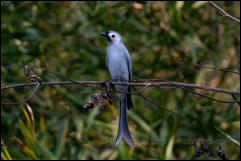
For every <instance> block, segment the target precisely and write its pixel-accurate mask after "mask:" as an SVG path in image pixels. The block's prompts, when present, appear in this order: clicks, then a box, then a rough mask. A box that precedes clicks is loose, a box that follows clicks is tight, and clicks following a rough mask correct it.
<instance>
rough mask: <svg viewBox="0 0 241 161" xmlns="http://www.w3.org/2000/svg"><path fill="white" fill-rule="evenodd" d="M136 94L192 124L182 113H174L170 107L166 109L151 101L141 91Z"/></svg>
mask: <svg viewBox="0 0 241 161" xmlns="http://www.w3.org/2000/svg"><path fill="white" fill-rule="evenodd" d="M133 88H134V90H135V91H136V88H135V87H133ZM138 95H140V96H141V97H142V98H144V99H145V100H146V101H148V102H149V103H151V104H153V105H155V106H157V107H159V108H161V109H164V110H166V111H168V112H171V113H172V114H174V115H176V116H178V117H180V118H182V119H184V121H186V122H187V123H189V124H190V125H192V123H191V121H190V120H188V119H187V118H186V117H184V116H182V115H180V114H178V113H176V112H174V111H172V110H170V109H168V108H166V107H163V106H161V105H159V104H157V103H155V102H153V101H152V100H151V99H149V98H147V97H146V96H144V95H143V94H141V93H138Z"/></svg>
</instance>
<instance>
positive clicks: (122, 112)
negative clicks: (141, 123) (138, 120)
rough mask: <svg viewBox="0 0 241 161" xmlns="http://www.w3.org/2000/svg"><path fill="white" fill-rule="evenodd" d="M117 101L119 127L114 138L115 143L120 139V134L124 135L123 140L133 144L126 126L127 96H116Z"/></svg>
mask: <svg viewBox="0 0 241 161" xmlns="http://www.w3.org/2000/svg"><path fill="white" fill-rule="evenodd" d="M118 101H119V129H118V135H117V138H116V142H115V145H118V144H119V143H120V141H121V138H122V136H123V137H124V139H125V141H126V142H127V143H128V144H129V145H130V146H133V145H134V144H133V141H132V139H131V135H130V132H129V128H128V122H127V96H126V95H124V96H123V95H122V96H121V97H119V98H118Z"/></svg>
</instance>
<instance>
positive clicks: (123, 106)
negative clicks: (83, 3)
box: [100, 31, 134, 146]
mask: <svg viewBox="0 0 241 161" xmlns="http://www.w3.org/2000/svg"><path fill="white" fill-rule="evenodd" d="M100 35H101V36H105V37H106V38H107V41H108V47H107V50H106V66H107V68H108V69H109V72H110V75H111V77H112V79H113V80H122V81H130V80H131V79H132V66H131V59H130V54H129V52H128V50H127V48H126V47H125V45H124V43H123V41H122V38H121V35H120V34H119V33H117V32H115V31H109V32H102V33H101V34H100ZM115 88H116V89H117V90H118V91H122V92H130V91H131V87H130V86H124V85H116V86H115ZM118 102H119V128H118V135H117V138H116V142H115V145H118V144H119V143H120V141H121V138H122V137H124V139H125V141H126V142H127V143H128V144H129V145H130V146H133V145H134V144H133V141H132V138H131V135H130V132H129V128H128V121H127V108H128V109H130V108H132V107H133V104H132V101H131V95H130V94H125V93H118Z"/></svg>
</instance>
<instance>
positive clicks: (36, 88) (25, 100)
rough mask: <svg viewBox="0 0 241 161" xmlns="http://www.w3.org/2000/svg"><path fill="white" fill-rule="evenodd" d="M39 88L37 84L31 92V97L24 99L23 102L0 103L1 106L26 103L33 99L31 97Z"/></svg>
mask: <svg viewBox="0 0 241 161" xmlns="http://www.w3.org/2000/svg"><path fill="white" fill-rule="evenodd" d="M34 84H36V83H34ZM39 86H40V83H37V85H36V87H35V88H34V90H33V92H32V93H31V95H30V96H29V97H28V98H26V99H24V100H22V101H20V102H1V104H4V105H16V104H21V103H25V102H27V101H28V100H30V99H31V98H32V97H33V95H34V94H35V93H36V92H37V90H38V89H39Z"/></svg>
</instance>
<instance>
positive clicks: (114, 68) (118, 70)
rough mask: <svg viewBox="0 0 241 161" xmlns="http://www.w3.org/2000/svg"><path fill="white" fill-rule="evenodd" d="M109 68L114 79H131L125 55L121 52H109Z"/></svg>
mask: <svg viewBox="0 0 241 161" xmlns="http://www.w3.org/2000/svg"><path fill="white" fill-rule="evenodd" d="M108 68H109V71H110V74H111V77H112V79H122V80H128V79H129V70H128V66H127V62H126V59H125V56H124V54H123V53H121V52H113V51H112V52H109V53H108Z"/></svg>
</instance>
